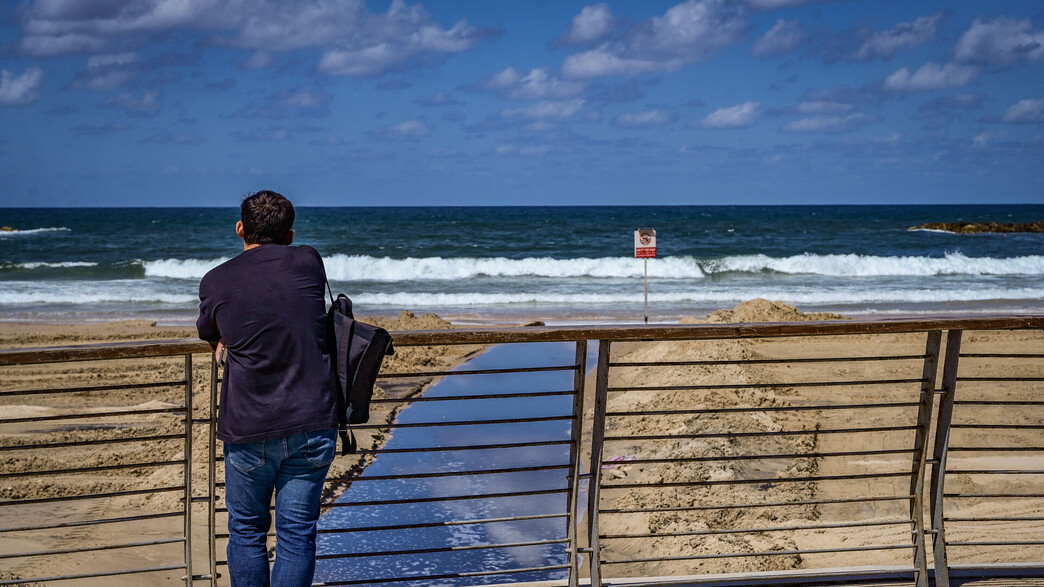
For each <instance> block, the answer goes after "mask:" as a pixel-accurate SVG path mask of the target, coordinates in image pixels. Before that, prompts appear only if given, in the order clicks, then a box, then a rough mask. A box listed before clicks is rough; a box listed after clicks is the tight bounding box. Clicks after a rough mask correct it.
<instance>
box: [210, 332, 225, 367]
mask: <svg viewBox="0 0 1044 587" xmlns="http://www.w3.org/2000/svg"><path fill="white" fill-rule="evenodd" d="M212 346H213V347H214V362H215V363H217V364H218V365H220V364H221V353H222V352H224V350H225V339H224V338H222V339H221V340H219V341H217V342H216V343H213V345H212Z"/></svg>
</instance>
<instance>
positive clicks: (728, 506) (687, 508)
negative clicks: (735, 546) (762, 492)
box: [598, 495, 913, 514]
mask: <svg viewBox="0 0 1044 587" xmlns="http://www.w3.org/2000/svg"><path fill="white" fill-rule="evenodd" d="M910 499H913V496H912V495H887V496H873V497H849V498H840V499H813V500H801V501H776V502H763V503H737V504H713V505H695V506H684V507H668V508H663V507H657V508H619V509H615V508H614V509H605V510H603V509H599V510H598V513H599V514H656V513H662V512H691V511H707V510H733V509H750V508H762V507H763V508H771V507H787V506H795V505H829V504H838V503H867V502H873V501H909V500H910Z"/></svg>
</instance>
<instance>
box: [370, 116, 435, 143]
mask: <svg viewBox="0 0 1044 587" xmlns="http://www.w3.org/2000/svg"><path fill="white" fill-rule="evenodd" d="M431 130H432V129H431V127H430V126H428V125H427V124H425V123H424V122H422V121H420V120H416V119H411V120H407V121H404V122H400V123H399V124H393V125H391V126H382V127H380V128H378V129H375V130H374V131H373V133H372V134H374V135H376V136H381V137H391V138H413V139H416V138H421V137H426V136H428V135H430V134H431Z"/></svg>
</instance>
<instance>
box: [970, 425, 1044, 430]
mask: <svg viewBox="0 0 1044 587" xmlns="http://www.w3.org/2000/svg"><path fill="white" fill-rule="evenodd" d="M950 428H951V429H954V428H963V429H966V430H1044V424H951V425H950Z"/></svg>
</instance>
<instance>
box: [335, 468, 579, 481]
mask: <svg viewBox="0 0 1044 587" xmlns="http://www.w3.org/2000/svg"><path fill="white" fill-rule="evenodd" d="M568 468H569V463H563V464H560V465H542V466H539V467H512V468H508V469H487V470H479V471H445V472H442V473H406V474H400V475H373V476H370V477H355V478H353V479H352V480H351V481H352V483H358V482H360V481H393V480H396V479H402V480H403V481H410V480H412V479H434V478H439V477H467V476H471V475H499V474H502V473H527V472H532V471H555V470H558V469H568Z"/></svg>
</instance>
